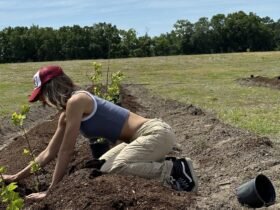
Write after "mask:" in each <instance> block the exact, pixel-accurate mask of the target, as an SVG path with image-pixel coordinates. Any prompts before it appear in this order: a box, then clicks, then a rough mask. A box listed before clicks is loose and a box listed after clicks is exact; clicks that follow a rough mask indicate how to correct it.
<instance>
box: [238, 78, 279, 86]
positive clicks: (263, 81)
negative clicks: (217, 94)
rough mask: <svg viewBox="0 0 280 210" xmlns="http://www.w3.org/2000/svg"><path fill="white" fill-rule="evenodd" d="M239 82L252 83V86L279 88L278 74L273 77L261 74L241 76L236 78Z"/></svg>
mask: <svg viewBox="0 0 280 210" xmlns="http://www.w3.org/2000/svg"><path fill="white" fill-rule="evenodd" d="M238 81H239V82H240V83H241V84H244V85H254V86H263V87H269V88H274V89H280V76H278V77H274V78H268V77H263V76H254V75H251V76H250V77H248V78H242V79H239V80H238Z"/></svg>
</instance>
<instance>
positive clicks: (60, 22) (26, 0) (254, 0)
mask: <svg viewBox="0 0 280 210" xmlns="http://www.w3.org/2000/svg"><path fill="white" fill-rule="evenodd" d="M240 10H242V11H244V12H246V13H247V14H248V13H249V12H254V13H255V14H257V15H258V16H260V17H265V16H269V17H270V18H272V19H273V20H274V21H277V20H278V19H280V0H0V29H1V30H2V29H3V28H5V27H8V26H12V27H15V26H27V27H29V26H31V25H38V26H40V27H45V26H49V27H53V28H59V27H61V26H72V25H74V24H77V25H80V26H92V25H93V24H94V23H99V22H106V23H111V24H113V25H116V26H117V28H119V29H125V30H128V29H129V28H133V29H135V30H136V31H137V33H138V35H139V36H141V35H144V34H145V33H148V35H150V36H157V35H160V34H161V33H166V32H170V31H171V30H172V28H173V25H174V23H176V21H177V20H179V19H188V20H189V21H191V22H196V21H197V20H198V19H199V18H200V17H208V18H209V19H210V18H211V17H212V16H213V15H216V14H218V13H222V14H225V15H227V14H229V13H232V12H237V11H240Z"/></svg>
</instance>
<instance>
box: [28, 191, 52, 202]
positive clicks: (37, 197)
mask: <svg viewBox="0 0 280 210" xmlns="http://www.w3.org/2000/svg"><path fill="white" fill-rule="evenodd" d="M46 196H47V191H44V192H38V193H32V194H30V195H28V196H26V197H25V200H26V201H40V200H42V199H44V198H45V197H46Z"/></svg>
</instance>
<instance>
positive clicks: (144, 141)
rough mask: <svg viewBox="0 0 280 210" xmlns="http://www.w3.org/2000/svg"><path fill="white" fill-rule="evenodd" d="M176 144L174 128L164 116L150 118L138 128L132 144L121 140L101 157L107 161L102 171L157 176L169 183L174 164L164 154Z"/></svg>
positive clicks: (156, 177) (150, 177)
mask: <svg viewBox="0 0 280 210" xmlns="http://www.w3.org/2000/svg"><path fill="white" fill-rule="evenodd" d="M174 144H175V134H174V132H173V131H172V129H171V127H170V126H169V125H168V124H166V123H165V122H163V121H162V120H161V119H151V120H149V121H147V122H145V123H144V124H143V125H142V126H141V127H140V128H139V129H138V131H137V133H136V134H135V136H134V137H133V141H132V142H131V143H129V144H126V143H121V144H119V145H117V146H115V147H114V148H112V149H110V150H109V151H108V152H106V153H105V154H104V155H102V156H101V157H100V158H99V159H105V160H106V162H105V163H104V165H103V166H102V167H101V171H102V172H106V173H117V174H126V175H136V176H140V177H143V178H149V179H158V180H159V181H161V182H162V183H163V184H164V185H167V184H166V180H167V179H169V176H170V173H171V169H172V165H173V164H172V162H171V161H169V160H168V161H167V160H165V156H166V155H167V154H168V153H169V152H171V151H172V148H173V146H174Z"/></svg>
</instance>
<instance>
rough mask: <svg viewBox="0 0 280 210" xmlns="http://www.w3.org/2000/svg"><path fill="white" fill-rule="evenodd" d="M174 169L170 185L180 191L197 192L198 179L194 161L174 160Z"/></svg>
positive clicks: (187, 159)
mask: <svg viewBox="0 0 280 210" xmlns="http://www.w3.org/2000/svg"><path fill="white" fill-rule="evenodd" d="M172 162H173V168H172V171H171V175H170V180H169V181H170V184H171V186H172V188H173V189H175V190H178V191H187V192H196V191H197V177H196V175H195V173H194V170H193V166H192V161H191V160H190V159H189V158H181V159H176V160H172Z"/></svg>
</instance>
